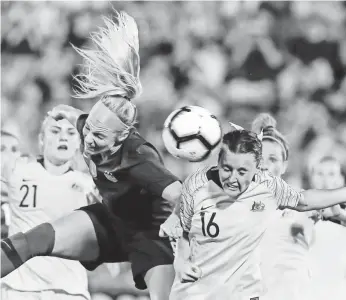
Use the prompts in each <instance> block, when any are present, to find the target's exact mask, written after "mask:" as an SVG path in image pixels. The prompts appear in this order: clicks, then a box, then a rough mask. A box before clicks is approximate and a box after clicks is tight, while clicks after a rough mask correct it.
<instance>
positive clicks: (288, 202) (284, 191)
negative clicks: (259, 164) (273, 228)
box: [255, 172, 304, 209]
mask: <svg viewBox="0 0 346 300" xmlns="http://www.w3.org/2000/svg"><path fill="white" fill-rule="evenodd" d="M255 181H256V182H258V183H261V184H264V185H266V186H267V188H268V189H269V190H270V191H271V192H272V194H273V196H274V198H275V200H276V203H277V206H278V208H280V209H283V208H294V207H297V206H298V204H299V203H300V202H302V201H304V195H303V193H302V192H301V191H297V190H296V189H294V188H293V187H292V186H290V185H289V184H288V183H286V182H285V181H284V180H283V179H281V178H280V177H276V176H272V175H271V174H270V173H268V172H259V173H258V174H257V175H256V179H255Z"/></svg>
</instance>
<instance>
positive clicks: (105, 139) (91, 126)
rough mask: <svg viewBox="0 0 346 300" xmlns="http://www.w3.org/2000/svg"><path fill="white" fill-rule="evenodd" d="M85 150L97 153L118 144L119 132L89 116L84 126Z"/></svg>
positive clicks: (87, 152) (92, 153) (91, 153)
mask: <svg viewBox="0 0 346 300" xmlns="http://www.w3.org/2000/svg"><path fill="white" fill-rule="evenodd" d="M83 135H84V152H85V153H86V154H88V155H95V154H99V153H102V152H105V151H107V150H109V149H110V148H111V147H113V146H117V145H118V144H119V143H118V140H117V134H116V133H114V132H112V131H111V130H109V129H108V128H106V127H105V126H104V125H103V124H102V123H100V122H98V121H95V120H93V119H91V118H88V119H87V121H86V123H85V126H84V128H83Z"/></svg>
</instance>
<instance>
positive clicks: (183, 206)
mask: <svg viewBox="0 0 346 300" xmlns="http://www.w3.org/2000/svg"><path fill="white" fill-rule="evenodd" d="M188 184H189V182H186V181H185V182H184V183H183V187H182V191H181V196H180V223H181V227H182V228H183V231H185V232H189V231H190V229H191V222H192V217H193V213H194V209H193V208H194V198H193V195H192V193H191V192H190V190H189V186H188Z"/></svg>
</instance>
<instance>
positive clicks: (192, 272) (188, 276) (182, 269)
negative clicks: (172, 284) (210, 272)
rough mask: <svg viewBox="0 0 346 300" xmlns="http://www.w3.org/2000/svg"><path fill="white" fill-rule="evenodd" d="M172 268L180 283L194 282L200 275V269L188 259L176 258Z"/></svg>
mask: <svg viewBox="0 0 346 300" xmlns="http://www.w3.org/2000/svg"><path fill="white" fill-rule="evenodd" d="M174 269H175V272H176V274H177V276H178V278H179V280H180V282H182V283H186V282H195V281H197V280H198V279H200V278H201V277H202V270H201V269H200V268H199V267H198V266H196V265H195V264H193V263H191V262H189V261H183V260H180V259H176V261H175V262H174Z"/></svg>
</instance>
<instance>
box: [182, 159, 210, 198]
mask: <svg viewBox="0 0 346 300" xmlns="http://www.w3.org/2000/svg"><path fill="white" fill-rule="evenodd" d="M210 169H211V167H209V166H208V167H204V168H201V169H198V170H197V171H195V172H194V173H192V174H191V175H189V176H188V177H187V178H186V179H185V181H184V182H183V193H188V194H190V195H193V194H194V193H196V192H197V191H198V190H199V189H201V188H202V187H204V186H205V185H206V184H207V183H208V181H209V179H208V176H207V174H208V171H209V170H210Z"/></svg>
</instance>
